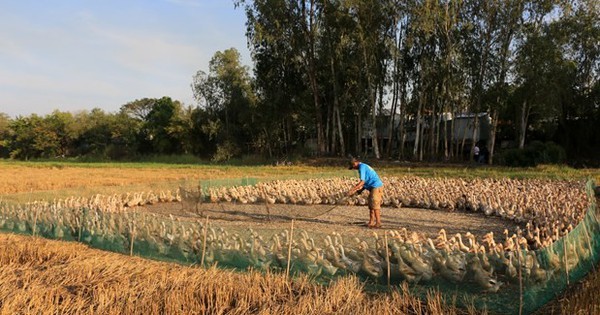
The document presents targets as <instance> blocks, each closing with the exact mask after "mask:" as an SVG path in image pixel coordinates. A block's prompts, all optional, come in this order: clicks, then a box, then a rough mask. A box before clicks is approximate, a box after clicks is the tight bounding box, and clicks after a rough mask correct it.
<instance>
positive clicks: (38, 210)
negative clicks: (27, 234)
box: [32, 207, 40, 237]
mask: <svg viewBox="0 0 600 315" xmlns="http://www.w3.org/2000/svg"><path fill="white" fill-rule="evenodd" d="M39 212H40V208H39V207H36V208H35V216H34V217H33V232H32V233H33V237H35V232H36V231H35V230H36V227H37V218H38V213H39Z"/></svg>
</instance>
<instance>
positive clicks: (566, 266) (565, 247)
mask: <svg viewBox="0 0 600 315" xmlns="http://www.w3.org/2000/svg"><path fill="white" fill-rule="evenodd" d="M563 250H564V252H565V255H564V257H565V272H566V274H567V286H568V285H569V259H568V257H567V237H566V236H565V237H563Z"/></svg>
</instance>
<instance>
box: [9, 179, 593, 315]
mask: <svg viewBox="0 0 600 315" xmlns="http://www.w3.org/2000/svg"><path fill="white" fill-rule="evenodd" d="M257 182H258V181H257V180H256V179H254V178H242V179H236V180H212V181H203V182H201V183H200V186H201V187H202V191H203V192H204V193H206V192H208V189H210V188H211V187H222V186H231V185H255V184H256V183H257ZM585 189H586V192H587V194H588V198H589V199H590V200H591V203H590V206H589V208H588V209H587V212H586V215H585V218H584V219H583V220H582V221H581V223H580V224H578V225H577V226H576V227H575V228H574V229H573V230H572V231H571V232H570V233H569V234H568V235H566V236H565V237H563V238H561V239H559V240H557V241H555V242H554V243H553V244H552V245H551V246H548V247H546V248H544V249H540V250H535V251H527V250H519V251H515V252H513V253H507V255H508V256H503V257H501V258H502V259H504V260H506V259H510V260H511V261H512V260H514V259H516V260H517V261H518V263H517V264H516V265H517V267H519V268H517V271H518V273H519V275H518V276H515V275H514V274H513V275H512V276H509V275H510V274H511V270H508V268H507V266H510V265H511V264H508V265H507V263H506V261H502V259H499V258H498V257H497V256H494V255H490V254H479V255H478V254H473V253H468V254H461V255H463V256H461V257H462V259H463V260H464V261H466V262H470V264H467V265H465V268H466V271H465V274H464V275H463V277H461V278H460V279H458V280H454V281H453V280H448V278H447V277H442V276H440V274H439V272H437V271H436V272H434V273H433V274H432V277H428V278H427V277H425V278H422V279H419V281H415V282H418V283H416V284H414V285H411V290H412V292H413V293H414V294H419V295H421V296H422V297H425V296H426V295H427V292H428V291H429V290H431V289H438V290H439V291H440V292H441V293H442V294H443V295H444V296H445V297H446V299H447V300H448V301H454V302H455V303H457V304H459V305H461V304H462V305H465V306H466V305H469V304H471V303H473V304H474V305H475V306H476V307H477V308H478V309H480V310H484V309H485V310H488V311H490V312H492V313H499V314H519V313H520V312H522V313H523V314H528V313H531V312H533V311H535V310H537V309H539V308H540V307H541V306H543V305H544V304H546V303H547V302H549V301H550V300H552V299H553V298H555V297H557V296H558V295H559V294H560V293H562V292H563V291H564V290H565V288H567V286H568V285H569V284H570V283H574V282H576V281H578V280H580V279H581V278H583V277H584V276H585V275H586V274H587V273H588V272H590V271H591V270H592V269H593V268H594V266H595V265H596V264H597V262H598V259H599V257H600V255H599V253H600V224H599V221H598V217H597V216H598V213H597V205H596V203H595V197H594V192H593V189H594V183H593V182H592V181H591V180H590V181H588V182H587V184H586V188H585ZM0 230H1V231H4V232H12V233H19V234H27V235H36V236H41V237H44V238H48V239H58V240H65V241H77V242H82V243H85V244H88V245H89V246H91V247H94V248H98V249H103V250H108V251H113V252H117V253H122V254H126V255H136V256H142V257H147V258H151V259H156V260H162V261H172V262H178V263H182V264H187V265H204V266H209V265H213V264H215V263H217V264H218V266H220V267H223V268H235V269H238V270H245V269H247V268H253V269H259V270H267V269H268V270H271V271H281V272H284V271H286V269H288V268H289V272H290V273H291V274H292V275H294V274H299V273H307V274H310V275H311V276H312V277H313V278H314V279H315V281H317V282H319V283H323V284H327V283H329V281H331V280H333V279H335V278H337V277H342V276H345V275H348V274H355V275H357V276H358V277H359V278H361V279H363V280H364V281H365V283H366V284H367V285H366V287H367V288H370V289H374V290H385V289H387V288H388V286H387V284H388V283H389V284H390V285H392V286H397V285H399V284H401V283H402V282H404V281H407V280H408V276H407V275H406V274H402V273H398V272H390V276H389V277H388V275H387V270H385V269H387V267H384V269H383V270H374V271H373V270H369V268H365V266H364V263H365V262H363V265H361V266H358V265H352V264H351V263H348V264H346V265H344V266H336V265H335V264H334V262H331V261H327V259H325V258H323V257H322V256H319V257H317V259H312V260H307V259H306V257H302V256H301V255H298V254H297V253H296V251H298V250H299V249H298V248H294V250H293V251H292V256H291V257H290V259H289V261H290V264H289V265H288V263H287V262H288V256H287V252H288V251H287V246H288V244H290V243H292V242H290V241H291V239H293V240H294V241H295V242H294V243H298V244H302V243H308V242H309V241H312V240H314V239H325V238H327V237H328V236H327V235H315V234H314V233H311V234H310V235H309V233H308V232H307V231H294V233H293V234H290V233H289V230H286V228H285V227H284V228H280V229H277V230H275V229H271V230H269V229H262V230H258V229H256V230H252V229H248V228H246V227H244V226H243V225H241V226H240V227H239V228H237V229H236V228H228V229H227V230H225V229H223V228H220V227H218V226H216V225H213V224H212V223H211V222H210V221H209V220H208V219H206V220H204V219H196V220H183V219H178V218H174V217H172V216H162V215H156V214H150V213H147V212H135V211H132V212H117V213H107V212H104V211H102V209H99V208H90V207H71V208H68V207H59V206H56V205H49V204H41V203H33V204H29V205H27V206H14V205H7V204H0ZM346 237H347V238H351V237H352V236H346ZM340 240H341V241H343V238H342V239H340ZM329 241H330V242H331V239H330V240H329ZM390 242H391V243H393V241H391V240H390ZM401 245H402V244H401ZM345 246H346V249H347V253H346V254H348V256H350V252H353V253H357V252H360V249H358V248H352V246H351V244H349V242H347V243H346V244H345ZM394 248H395V249H396V250H397V249H398V248H400V247H398V246H396V247H393V246H391V245H390V246H389V249H390V251H391V252H394ZM267 249H268V250H267ZM396 254H397V255H396ZM439 254H440V255H442V256H445V257H448V256H450V254H451V253H445V252H441V251H440V253H439ZM394 255H396V256H394ZM390 256H392V257H395V258H397V260H398V261H396V264H397V265H396V267H394V268H396V269H398V268H399V267H398V266H399V265H400V261H401V258H402V257H404V258H405V259H409V258H408V257H405V256H402V253H400V254H398V253H396V252H394V253H393V254H390ZM509 256H510V257H509ZM363 257H364V256H363ZM480 260H484V261H486V262H487V263H488V264H491V265H492V267H493V268H494V270H495V274H496V275H497V277H496V279H495V280H497V281H500V282H502V284H501V285H500V287H499V288H498V289H497V291H495V290H491V292H486V291H485V290H482V287H481V285H478V284H477V281H478V279H477V276H475V274H477V272H476V271H475V269H471V268H470V267H469V266H471V265H472V264H473V262H474V261H480ZM354 262H355V263H360V262H357V261H356V260H355V261H354ZM380 264H382V265H385V263H384V262H380ZM512 265H514V264H512ZM413 267H414V266H413ZM382 271H383V272H382ZM390 271H391V268H390Z"/></svg>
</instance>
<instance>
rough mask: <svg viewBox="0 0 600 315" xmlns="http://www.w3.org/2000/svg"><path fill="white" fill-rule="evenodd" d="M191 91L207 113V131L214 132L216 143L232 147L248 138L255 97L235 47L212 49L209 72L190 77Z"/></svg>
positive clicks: (250, 135) (252, 129)
mask: <svg viewBox="0 0 600 315" xmlns="http://www.w3.org/2000/svg"><path fill="white" fill-rule="evenodd" d="M192 90H193V92H194V97H195V99H196V100H197V101H198V102H199V103H200V104H201V105H202V106H203V107H204V108H205V110H206V111H207V112H208V114H209V116H210V120H209V121H207V122H206V125H205V129H207V131H208V132H207V134H209V135H214V136H215V140H216V141H217V143H219V144H220V145H222V146H223V148H226V147H227V148H231V149H233V150H236V149H238V148H244V147H245V146H246V144H247V143H248V142H250V141H251V140H252V137H253V132H254V126H253V121H254V118H255V111H256V110H255V105H256V98H255V94H254V91H253V89H252V86H251V79H250V75H249V74H248V67H246V66H244V65H242V64H241V63H240V54H239V52H238V51H237V50H236V49H235V48H230V49H227V50H224V51H222V52H221V51H218V52H216V53H215V55H214V56H213V58H212V59H211V60H210V62H209V73H208V74H207V73H204V72H203V71H198V72H197V74H196V75H195V76H194V82H193V83H192ZM217 149H218V148H217Z"/></svg>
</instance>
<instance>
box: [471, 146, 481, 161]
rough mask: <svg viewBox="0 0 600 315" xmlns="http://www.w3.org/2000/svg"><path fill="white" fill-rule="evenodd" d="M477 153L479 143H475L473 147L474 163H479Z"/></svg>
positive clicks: (478, 151)
mask: <svg viewBox="0 0 600 315" xmlns="http://www.w3.org/2000/svg"><path fill="white" fill-rule="evenodd" d="M479 153H480V150H479V144H475V147H473V161H475V162H476V163H479Z"/></svg>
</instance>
